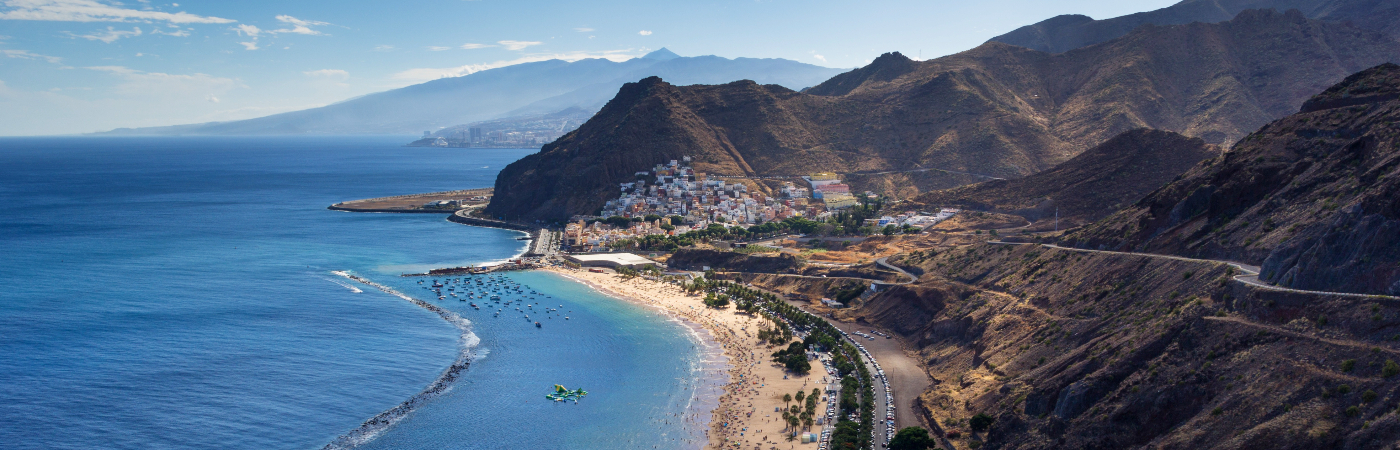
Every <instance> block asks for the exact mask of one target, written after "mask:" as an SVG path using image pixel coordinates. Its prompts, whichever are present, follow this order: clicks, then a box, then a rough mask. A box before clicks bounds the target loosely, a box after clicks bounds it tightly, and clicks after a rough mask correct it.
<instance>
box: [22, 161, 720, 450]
mask: <svg viewBox="0 0 1400 450" xmlns="http://www.w3.org/2000/svg"><path fill="white" fill-rule="evenodd" d="M403 142H406V138H405V137H401V136H387V137H276V138H271V137H247V138H194V137H181V138H77V137H54V138H0V205H3V208H0V288H2V289H0V355H2V356H0V423H3V424H4V425H3V426H0V447H3V448H13V449H70V448H71V449H90V448H111V449H203V448H210V449H212V448H219V449H319V448H322V447H324V446H326V445H327V444H329V443H331V442H333V441H335V440H336V439H337V437H340V436H342V435H345V434H346V433H348V432H350V431H351V430H354V429H356V428H358V427H360V426H361V424H362V423H364V422H365V421H366V420H368V419H370V418H371V417H374V416H375V415H377V414H379V413H381V412H383V411H386V410H388V409H390V408H394V407H395V406H397V405H399V404H400V403H401V402H403V401H405V400H407V399H409V398H412V397H414V396H415V395H417V394H418V393H419V392H420V391H422V390H423V389H424V388H426V387H427V386H429V385H430V384H432V383H433V382H434V381H435V380H437V379H438V377H439V376H440V375H441V374H442V373H443V371H444V369H446V368H447V367H448V366H449V365H451V364H452V363H453V361H454V360H455V359H456V358H457V357H458V355H459V354H460V352H461V351H463V350H464V348H465V349H466V350H467V351H469V352H470V355H471V356H472V363H471V366H470V367H469V368H468V369H467V370H466V371H465V372H464V375H463V376H462V377H461V378H460V379H459V380H458V381H456V382H455V383H453V384H452V386H451V388H450V389H449V390H448V391H446V392H445V393H443V394H440V395H437V396H435V397H432V398H430V399H429V400H428V401H426V402H423V403H422V404H421V405H420V406H418V407H417V408H415V409H413V410H412V411H411V412H410V413H409V414H407V415H406V416H404V418H403V419H402V420H401V421H398V422H397V423H395V424H394V425H393V426H391V427H388V428H387V429H382V430H377V431H376V432H375V433H373V436H372V439H369V440H367V441H366V442H363V443H361V444H360V445H358V447H359V448H367V449H380V448H383V449H391V448H392V449H404V448H407V449H413V448H432V449H442V448H461V449H497V448H501V449H505V448H533V449H556V448H557V449H564V448H568V449H629V448H636V449H653V448H656V449H682V448H694V447H696V446H697V444H695V443H694V442H696V441H699V440H702V439H703V438H702V436H703V434H702V431H701V430H702V429H703V428H704V426H705V425H706V424H705V423H700V422H702V421H701V420H698V419H697V420H695V421H691V422H687V421H685V420H683V419H681V417H684V416H685V415H687V414H694V413H696V412H698V411H708V410H709V409H710V408H711V407H713V405H712V404H711V403H706V402H709V401H710V400H708V399H707V398H706V397H707V396H708V394H706V395H697V394H696V392H697V391H700V392H712V391H713V384H714V383H716V382H717V381H716V380H717V379H718V378H717V377H718V376H719V375H720V374H719V373H718V371H717V367H719V366H718V364H719V361H718V360H717V357H716V356H713V355H712V352H713V351H712V350H710V349H705V348H703V347H702V346H700V345H698V343H697V341H696V339H695V338H694V337H693V336H692V335H691V334H690V331H689V329H688V328H686V327H685V326H683V325H682V324H679V323H676V322H674V321H672V320H670V319H668V318H667V316H665V315H663V314H661V313H659V312H656V311H653V310H650V309H648V308H645V307H641V306H637V305H633V304H630V303H626V302H622V301H619V300H616V299H612V298H609V297H606V296H603V295H601V294H599V293H597V292H595V291H592V290H591V289H588V288H586V287H584V286H582V285H580V284H577V283H574V282H572V281H570V280H567V279H565V278H562V277H559V276H556V275H553V274H549V273H542V272H515V273H511V274H509V275H506V277H507V278H509V279H510V280H511V282H513V283H520V284H523V285H527V286H529V289H532V290H534V291H536V292H538V294H537V295H535V296H534V297H535V298H534V299H529V302H530V303H534V305H535V307H544V306H547V307H549V308H557V309H559V311H558V313H559V315H563V316H568V317H569V319H568V320H564V319H562V317H559V315H556V316H547V315H540V314H536V315H534V316H532V319H531V321H526V320H524V319H522V318H521V317H520V316H519V315H514V314H519V313H516V312H515V311H513V309H512V310H507V312H503V313H502V314H501V315H500V317H495V316H493V314H491V312H488V311H490V310H489V309H487V308H485V307H483V309H482V310H475V309H472V308H470V307H468V306H467V302H461V301H457V300H456V299H453V298H451V297H449V298H448V299H447V300H438V299H437V298H436V295H435V294H430V293H429V292H428V291H427V290H424V289H422V288H421V286H420V285H419V284H417V281H418V279H414V278H404V277H400V276H399V275H400V274H402V273H406V272H418V271H424V270H426V269H429V268H436V267H447V266H462V265H469V264H482V263H486V262H492V261H501V260H504V259H508V258H511V257H513V256H515V255H517V254H519V253H520V252H521V251H523V250H524V247H525V245H526V241H520V240H516V238H517V237H520V236H522V235H523V234H522V233H518V232H513V231H506V230H498V229H488V228H476V227H468V226H463V225H458V224H454V223H451V222H447V221H446V220H444V218H445V217H444V216H443V215H434V214H359V213H345V212H335V211H329V210H326V209H325V207H326V206H327V205H329V204H332V203H335V202H339V201H345V200H353V199H359V198H368V197H379V196H387V195H398V194H410V193H418V192H429V191H442V190H451V189H465V188H476V187H489V186H491V185H492V183H493V181H494V179H495V176H496V173H497V172H498V171H499V170H500V169H501V168H502V167H504V166H505V165H506V164H508V163H510V162H512V161H514V160H516V159H519V158H520V157H523V156H525V155H527V154H529V153H531V152H533V151H534V150H512V149H436V148H404V147H401V146H400V145H401V144H402V143H403ZM334 271H348V272H351V273H354V274H356V275H358V276H362V277H365V278H367V279H370V280H372V281H374V282H376V283H379V284H383V285H386V286H389V287H391V288H393V289H395V290H397V291H399V292H402V293H404V294H405V295H409V296H412V297H414V298H417V299H421V300H425V301H428V302H430V303H433V304H436V305H439V306H441V307H443V308H445V309H448V310H449V311H452V312H455V313H456V314H457V315H460V316H461V317H462V318H464V319H466V320H467V321H469V322H470V325H469V326H468V330H469V333H467V334H468V335H467V336H466V338H464V335H463V333H462V332H461V331H460V330H459V329H458V328H456V327H454V326H453V325H452V324H450V323H448V322H447V321H445V320H443V319H442V318H441V317H439V316H438V315H437V314H434V313H433V312H430V311H428V310H425V309H423V308H420V307H418V306H415V305H414V304H412V303H410V302H408V301H405V300H403V299H400V298H398V297H395V296H393V295H389V294H387V293H384V292H381V291H379V290H377V289H374V288H371V287H369V286H366V285H363V284H358V283H356V282H353V281H350V280H348V279H345V278H342V277H339V276H337V275H335V274H334V273H333V272H334ZM459 278H460V277H459ZM427 280H431V278H430V279H426V280H425V281H427ZM520 295H522V296H523V295H526V294H520ZM546 296H547V297H546ZM516 300H526V298H525V297H521V298H517V299H516ZM478 303H481V302H478ZM518 304H519V303H517V305H518ZM527 311H528V309H527ZM541 317H548V318H545V319H542V320H539V321H541V322H542V326H541V327H539V328H536V327H535V326H533V323H532V321H533V320H538V319H539V318H541ZM478 341H479V342H478ZM464 345H469V346H470V347H469V348H466V347H464ZM697 374H699V375H703V376H697ZM554 384H561V385H564V386H566V387H568V388H570V389H573V388H582V389H585V390H587V391H589V395H588V396H587V397H585V398H584V399H582V400H581V401H579V402H578V403H577V404H575V403H572V402H570V403H555V402H550V401H546V400H545V398H544V395H545V394H547V393H550V392H551V391H552V390H553V385H554ZM697 399H699V400H697ZM697 401H698V403H697ZM704 422H707V418H706V420H704Z"/></svg>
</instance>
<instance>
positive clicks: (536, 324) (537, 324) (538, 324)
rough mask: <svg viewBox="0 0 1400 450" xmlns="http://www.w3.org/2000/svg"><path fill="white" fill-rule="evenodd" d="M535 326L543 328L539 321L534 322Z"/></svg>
mask: <svg viewBox="0 0 1400 450" xmlns="http://www.w3.org/2000/svg"><path fill="white" fill-rule="evenodd" d="M535 328H544V326H542V325H540V323H539V322H535Z"/></svg>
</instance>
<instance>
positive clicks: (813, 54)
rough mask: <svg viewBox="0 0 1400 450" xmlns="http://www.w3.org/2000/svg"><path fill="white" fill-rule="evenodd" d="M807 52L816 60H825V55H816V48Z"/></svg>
mask: <svg viewBox="0 0 1400 450" xmlns="http://www.w3.org/2000/svg"><path fill="white" fill-rule="evenodd" d="M808 53H811V54H812V57H813V58H816V59H817V61H821V62H826V57H825V56H822V55H818V54H817V51H816V50H812V51H810V52H808Z"/></svg>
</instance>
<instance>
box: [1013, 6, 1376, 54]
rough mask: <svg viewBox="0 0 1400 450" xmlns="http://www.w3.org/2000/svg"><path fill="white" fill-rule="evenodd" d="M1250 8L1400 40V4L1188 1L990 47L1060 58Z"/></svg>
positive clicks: (1082, 19)
mask: <svg viewBox="0 0 1400 450" xmlns="http://www.w3.org/2000/svg"><path fill="white" fill-rule="evenodd" d="M1247 9H1274V10H1277V11H1287V10H1290V9H1297V10H1299V11H1301V12H1302V13H1303V14H1304V15H1306V16H1308V17H1309V18H1313V19H1319V20H1326V21H1333V22H1345V23H1349V24H1351V25H1353V26H1356V27H1360V28H1364V29H1367V30H1372V31H1378V32H1381V33H1384V34H1386V35H1389V36H1391V37H1393V38H1400V2H1397V1H1395V0H1184V1H1182V2H1181V3H1177V4H1175V5H1172V6H1168V7H1166V8H1162V9H1158V10H1155V11H1146V12H1140V13H1136V14H1129V15H1126V16H1121V17H1114V18H1111V19H1104V20H1094V19H1093V18H1091V17H1089V16H1084V15H1078V14H1066V15H1062V16H1055V17H1052V18H1049V19H1046V20H1043V21H1040V22H1037V23H1035V24H1032V25H1026V26H1024V27H1021V28H1017V29H1015V30H1013V31H1011V32H1010V33H1006V34H1003V35H1001V36H997V37H994V38H992V39H991V40H990V41H988V42H1003V43H1007V44H1011V45H1017V46H1021V47H1026V48H1029V49H1033V50H1039V51H1042V52H1049V53H1060V52H1066V51H1070V50H1073V49H1076V48H1080V47H1085V46H1089V45H1093V44H1098V43H1100V42H1107V41H1110V40H1113V39H1117V38H1118V37H1120V36H1123V35H1126V34H1128V33H1130V32H1132V31H1133V30H1134V29H1136V28H1137V27H1140V26H1143V25H1149V24H1150V25H1180V24H1186V23H1191V22H1203V23H1215V22H1222V21H1226V20H1230V19H1231V18H1233V17H1235V15H1236V14H1239V13H1240V12H1241V11H1244V10H1247Z"/></svg>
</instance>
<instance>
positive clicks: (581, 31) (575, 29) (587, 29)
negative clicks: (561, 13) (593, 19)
mask: <svg viewBox="0 0 1400 450" xmlns="http://www.w3.org/2000/svg"><path fill="white" fill-rule="evenodd" d="M574 31H577V32H580V33H587V32H589V31H593V29H592V28H587V27H580V28H574Z"/></svg>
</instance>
